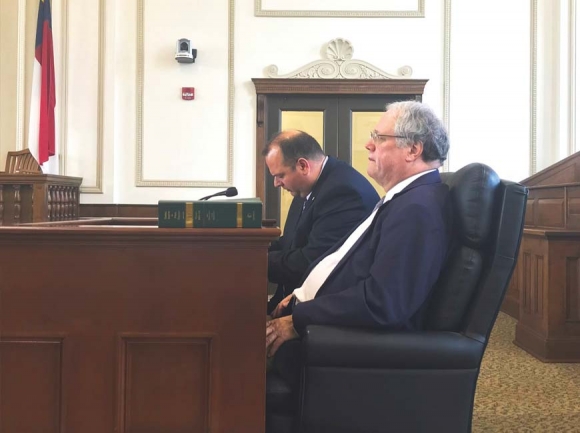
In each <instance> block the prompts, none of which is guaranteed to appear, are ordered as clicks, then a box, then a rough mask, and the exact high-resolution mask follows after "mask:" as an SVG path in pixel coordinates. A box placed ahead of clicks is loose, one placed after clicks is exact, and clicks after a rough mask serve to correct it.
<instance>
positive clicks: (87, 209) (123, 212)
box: [80, 203, 157, 218]
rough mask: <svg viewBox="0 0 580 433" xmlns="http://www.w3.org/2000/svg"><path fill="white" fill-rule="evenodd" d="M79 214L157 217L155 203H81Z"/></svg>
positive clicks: (85, 216)
mask: <svg viewBox="0 0 580 433" xmlns="http://www.w3.org/2000/svg"><path fill="white" fill-rule="evenodd" d="M80 216H81V217H82V218H89V217H104V218H113V217H124V218H157V205H156V204H88V203H87V204H81V206H80Z"/></svg>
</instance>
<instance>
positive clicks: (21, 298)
mask: <svg viewBox="0 0 580 433" xmlns="http://www.w3.org/2000/svg"><path fill="white" fill-rule="evenodd" d="M155 224H156V220H155V219H153V218H149V219H148V218H142V219H139V218H133V219H130V218H129V219H128V218H100V219H93V220H88V219H87V220H84V221H82V222H71V223H70V224H66V223H64V225H62V224H60V225H59V224H55V223H47V224H44V225H40V226H39V225H32V226H24V227H23V226H20V227H0V378H1V381H0V396H1V400H0V432H2V433H23V432H27V433H34V432H43V433H62V432H65V431H66V432H72V433H77V432H78V433H113V432H117V433H144V432H147V433H182V432H188V433H189V432H191V433H194V432H200V433H201V432H204V433H207V432H212V433H237V432H239V433H249V432H251V433H260V432H262V433H263V432H264V419H265V340H264V329H265V328H264V326H265V324H264V321H265V311H266V285H267V248H268V245H269V243H270V241H272V240H273V239H275V238H276V237H277V236H278V235H279V230H278V229H275V228H262V229H159V228H157V227H156V225H155Z"/></svg>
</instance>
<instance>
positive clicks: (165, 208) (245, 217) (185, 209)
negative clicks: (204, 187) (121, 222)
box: [158, 198, 262, 228]
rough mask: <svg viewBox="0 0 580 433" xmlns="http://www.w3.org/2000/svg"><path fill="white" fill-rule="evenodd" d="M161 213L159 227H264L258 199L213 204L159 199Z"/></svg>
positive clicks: (213, 201) (215, 202)
mask: <svg viewBox="0 0 580 433" xmlns="http://www.w3.org/2000/svg"><path fill="white" fill-rule="evenodd" d="M158 212H159V223H158V224H159V227H173V228H186V227H194V228H232V227H233V228H235V227H238V228H260V227H262V201H261V200H260V199H259V198H249V199H241V200H212V201H210V200H207V201H201V200H196V201H175V200H159V204H158Z"/></svg>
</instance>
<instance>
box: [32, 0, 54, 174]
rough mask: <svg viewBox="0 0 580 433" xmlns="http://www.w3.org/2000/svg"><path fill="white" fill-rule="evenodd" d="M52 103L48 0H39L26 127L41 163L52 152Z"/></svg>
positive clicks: (52, 86) (52, 85)
mask: <svg viewBox="0 0 580 433" xmlns="http://www.w3.org/2000/svg"><path fill="white" fill-rule="evenodd" d="M55 105H56V88H55V84H54V56H53V50H52V16H51V13H50V0H40V2H39V5H38V20H37V22H36V48H35V61H34V67H33V73H32V94H31V101H30V124H29V127H28V148H29V149H30V153H32V155H34V157H35V158H36V160H37V161H38V163H39V164H40V165H42V164H44V163H45V162H46V161H48V158H49V157H51V156H53V155H54V154H55V139H54V107H55Z"/></svg>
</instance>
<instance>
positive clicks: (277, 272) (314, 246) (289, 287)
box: [268, 157, 379, 312]
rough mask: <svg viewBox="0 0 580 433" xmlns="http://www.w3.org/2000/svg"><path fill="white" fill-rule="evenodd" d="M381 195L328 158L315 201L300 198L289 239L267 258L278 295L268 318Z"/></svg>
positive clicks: (290, 220) (287, 232) (292, 208)
mask: <svg viewBox="0 0 580 433" xmlns="http://www.w3.org/2000/svg"><path fill="white" fill-rule="evenodd" d="M378 201H379V195H378V194H377V192H376V190H375V189H374V188H373V186H372V185H371V184H370V182H369V181H368V180H367V179H366V178H365V177H364V176H363V175H362V174H360V173H359V172H358V171H356V170H355V169H354V168H353V167H351V166H350V165H348V164H347V163H345V162H343V161H339V160H337V159H336V158H333V157H329V158H328V160H327V161H326V165H325V166H324V169H323V170H322V173H321V174H320V177H319V179H318V181H317V182H316V184H315V185H314V188H313V189H312V193H311V194H310V197H309V198H308V200H307V201H306V205H305V208H304V211H303V210H302V205H303V204H304V199H302V198H300V197H295V198H294V200H293V201H292V204H291V205H290V209H289V211H288V217H287V219H286V225H285V227H284V235H283V236H282V237H281V238H280V239H279V240H278V241H276V242H274V243H272V245H271V247H270V250H269V253H268V279H269V280H270V281H271V282H273V283H277V284H278V290H277V291H276V294H275V295H274V296H273V298H272V299H271V301H270V302H269V304H268V312H270V311H272V309H273V308H274V307H275V306H276V305H277V304H278V302H280V301H281V300H282V299H283V298H284V297H286V296H287V295H289V294H291V293H292V292H293V291H294V289H295V288H296V287H298V283H300V281H301V280H302V278H303V277H304V273H305V272H306V270H307V269H308V267H309V266H310V265H311V264H312V262H313V261H314V260H316V259H317V258H319V257H320V256H321V255H322V254H324V253H325V252H326V251H327V250H328V249H329V248H331V247H332V246H333V245H334V244H335V243H336V242H338V241H339V240H340V239H341V238H342V237H343V236H344V235H345V234H347V233H348V232H349V231H350V230H351V229H352V228H353V227H356V226H357V225H358V224H359V223H360V222H361V221H362V220H364V219H365V218H366V217H367V216H368V215H369V214H370V213H371V212H372V210H373V209H374V207H375V205H376V204H377V202H378Z"/></svg>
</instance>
